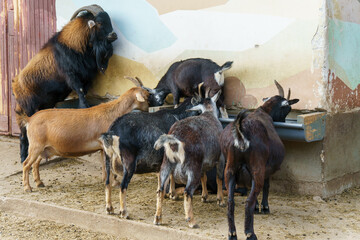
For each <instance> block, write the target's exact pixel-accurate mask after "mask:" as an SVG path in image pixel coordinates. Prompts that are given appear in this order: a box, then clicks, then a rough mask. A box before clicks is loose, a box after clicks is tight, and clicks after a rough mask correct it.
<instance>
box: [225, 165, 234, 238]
mask: <svg viewBox="0 0 360 240" xmlns="http://www.w3.org/2000/svg"><path fill="white" fill-rule="evenodd" d="M225 182H226V183H227V186H226V188H227V190H228V214H227V218H228V226H229V236H228V239H229V240H236V239H237V235H236V228H235V221H234V212H235V203H234V192H235V176H234V174H233V173H231V172H230V171H226V174H225Z"/></svg>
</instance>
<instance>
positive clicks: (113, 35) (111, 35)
mask: <svg viewBox="0 0 360 240" xmlns="http://www.w3.org/2000/svg"><path fill="white" fill-rule="evenodd" d="M106 38H107V40H108V41H109V42H113V41H115V40H116V39H118V36H117V34H116V32H111V33H109V35H107V37H106Z"/></svg>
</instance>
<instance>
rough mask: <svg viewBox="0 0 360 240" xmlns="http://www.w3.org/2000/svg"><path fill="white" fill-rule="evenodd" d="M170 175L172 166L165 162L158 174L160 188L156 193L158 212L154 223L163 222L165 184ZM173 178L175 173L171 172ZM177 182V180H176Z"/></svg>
mask: <svg viewBox="0 0 360 240" xmlns="http://www.w3.org/2000/svg"><path fill="white" fill-rule="evenodd" d="M169 175H170V167H169V165H168V164H165V165H164V164H163V165H162V166H161V169H160V173H159V175H158V190H157V192H156V193H157V194H156V213H155V217H154V224H155V225H160V224H161V223H162V203H163V201H164V197H165V184H166V180H167V179H168V177H169ZM171 176H172V178H174V177H173V175H172V174H171ZM173 180H174V179H173ZM174 184H175V182H174Z"/></svg>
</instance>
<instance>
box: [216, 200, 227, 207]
mask: <svg viewBox="0 0 360 240" xmlns="http://www.w3.org/2000/svg"><path fill="white" fill-rule="evenodd" d="M216 202H217V205H219V207H225V206H226V204H225V202H224V201H221V200H220V199H217V200H216Z"/></svg>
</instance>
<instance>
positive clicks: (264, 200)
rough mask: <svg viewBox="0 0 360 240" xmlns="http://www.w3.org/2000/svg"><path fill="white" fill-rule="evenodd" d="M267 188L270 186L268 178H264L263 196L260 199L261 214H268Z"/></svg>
mask: <svg viewBox="0 0 360 240" xmlns="http://www.w3.org/2000/svg"><path fill="white" fill-rule="evenodd" d="M269 188H270V179H269V178H266V179H265V181H264V187H263V197H262V201H261V213H262V214H270V208H269V202H268V197H269Z"/></svg>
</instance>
